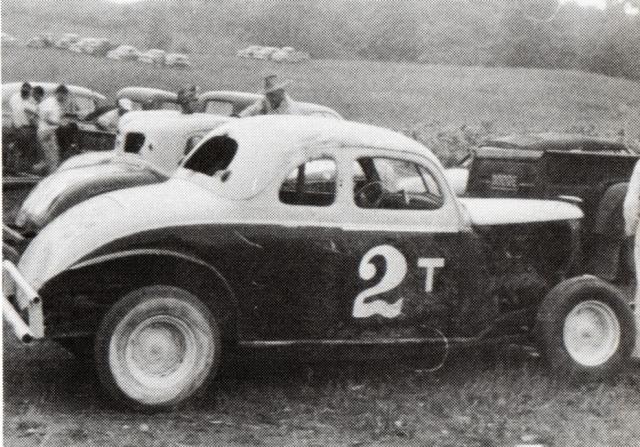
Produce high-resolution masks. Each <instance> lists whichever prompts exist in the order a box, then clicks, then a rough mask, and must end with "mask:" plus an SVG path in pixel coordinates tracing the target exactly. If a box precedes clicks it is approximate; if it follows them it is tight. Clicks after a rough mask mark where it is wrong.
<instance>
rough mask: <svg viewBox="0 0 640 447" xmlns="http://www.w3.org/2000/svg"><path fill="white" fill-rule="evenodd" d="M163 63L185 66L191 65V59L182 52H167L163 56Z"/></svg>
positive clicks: (170, 65) (172, 65) (179, 66)
mask: <svg viewBox="0 0 640 447" xmlns="http://www.w3.org/2000/svg"><path fill="white" fill-rule="evenodd" d="M165 65H166V66H167V67H178V68H187V67H191V59H189V56H187V55H186V54H182V53H169V54H167V56H166V57H165Z"/></svg>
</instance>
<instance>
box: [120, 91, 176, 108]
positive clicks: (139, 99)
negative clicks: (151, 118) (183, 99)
mask: <svg viewBox="0 0 640 447" xmlns="http://www.w3.org/2000/svg"><path fill="white" fill-rule="evenodd" d="M116 98H117V99H121V98H128V99H130V100H131V102H133V109H134V110H158V109H167V110H180V105H179V104H178V94H177V93H175V92H170V91H167V90H162V89H158V88H150V87H125V88H122V89H120V90H118V92H117V93H116Z"/></svg>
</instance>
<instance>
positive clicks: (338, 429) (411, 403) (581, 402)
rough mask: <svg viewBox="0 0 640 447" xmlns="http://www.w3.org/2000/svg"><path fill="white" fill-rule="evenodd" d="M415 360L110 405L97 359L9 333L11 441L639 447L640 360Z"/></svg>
mask: <svg viewBox="0 0 640 447" xmlns="http://www.w3.org/2000/svg"><path fill="white" fill-rule="evenodd" d="M489 357H492V358H489V359H487V358H483V359H480V358H479V355H478V354H477V353H474V352H459V353H456V354H454V355H452V356H451V357H450V358H449V360H448V362H447V363H446V364H445V366H444V367H443V368H442V369H440V370H438V371H436V372H428V370H427V369H425V368H428V367H429V366H430V365H425V364H424V362H420V361H404V362H393V363H390V362H384V361H378V362H370V363H329V364H318V363H314V364H305V363H300V362H290V361H289V362H284V361H279V362H272V361H268V362H265V361H263V360H247V361H242V362H237V361H235V362H231V363H229V364H227V365H225V366H224V367H223V369H222V372H221V376H220V378H218V379H217V380H216V381H215V382H214V384H213V385H212V387H211V389H210V390H208V393H207V395H206V396H204V397H203V398H202V399H200V400H199V401H198V402H197V403H195V404H193V406H191V407H188V408H185V409H182V410H178V411H175V412H172V413H162V414H155V415H145V414H136V413H132V412H129V411H126V410H121V409H119V408H116V407H115V406H114V404H113V402H112V401H110V399H109V398H108V397H106V396H105V395H103V394H102V393H101V392H100V390H99V384H98V382H97V379H96V377H95V373H94V371H93V369H92V366H91V365H90V364H87V363H83V362H81V361H78V360H76V359H74V358H73V357H72V356H71V355H69V354H67V353H66V351H64V350H63V349H62V348H59V347H58V346H57V345H54V344H53V343H50V342H44V343H36V344H34V345H32V346H23V345H20V344H18V343H17V342H16V341H15V340H14V339H13V337H12V334H11V332H10V331H9V330H7V328H6V327H5V337H4V422H3V428H4V441H5V445H7V446H34V445H35V446H65V447H66V446H103V445H106V446H121V447H124V446H131V447H133V446H211V445H231V446H260V445H273V446H325V445H326V446H334V445H335V446H338V445H340V446H342V445H348V446H373V445H403V446H409V445H410V446H414V445H415V446H483V447H484V446H514V445H517V444H518V443H522V442H523V441H529V442H534V441H536V442H543V443H544V445H549V446H552V445H553V446H585V445H589V446H591V447H595V446H614V445H615V446H630V447H631V446H633V447H637V446H638V445H640V444H639V443H638V440H639V439H640V367H639V366H638V365H630V366H629V368H628V369H627V370H626V371H624V372H623V373H622V374H620V376H618V377H615V378H611V380H610V381H607V382H602V383H589V384H585V383H574V384H570V383H565V382H563V381H561V380H558V379H556V378H553V377H551V376H549V373H548V371H547V369H546V367H545V365H544V362H542V361H541V360H540V359H539V358H537V357H536V356H535V355H532V354H531V353H530V352H528V351H523V350H519V349H506V350H500V351H496V352H495V353H494V354H493V355H492V356H489Z"/></svg>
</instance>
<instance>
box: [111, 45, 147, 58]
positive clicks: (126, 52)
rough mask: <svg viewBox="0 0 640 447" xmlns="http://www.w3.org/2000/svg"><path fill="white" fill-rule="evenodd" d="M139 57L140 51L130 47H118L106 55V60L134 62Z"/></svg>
mask: <svg viewBox="0 0 640 447" xmlns="http://www.w3.org/2000/svg"><path fill="white" fill-rule="evenodd" d="M139 57H140V51H139V50H138V49H137V48H136V47H133V46H131V45H120V46H119V47H117V48H115V49H113V50H111V51H109V52H108V53H107V58H108V59H113V60H117V61H125V60H126V61H135V60H138V58H139Z"/></svg>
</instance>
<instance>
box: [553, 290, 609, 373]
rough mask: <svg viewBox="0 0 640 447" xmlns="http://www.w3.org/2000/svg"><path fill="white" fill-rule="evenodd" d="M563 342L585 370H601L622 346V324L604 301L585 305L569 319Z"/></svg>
mask: <svg viewBox="0 0 640 447" xmlns="http://www.w3.org/2000/svg"><path fill="white" fill-rule="evenodd" d="M563 332H564V333H563V341H564V346H565V348H566V349H567V352H568V353H569V355H570V356H571V358H573V360H575V361H576V362H577V363H579V364H581V365H583V366H590V367H594V366H598V365H601V364H603V363H605V362H606V361H607V360H609V359H610V358H611V357H612V356H613V355H614V354H615V353H616V351H617V350H618V347H619V346H620V332H621V330H620V322H619V321H618V318H617V316H616V314H615V312H614V311H613V309H612V308H611V307H610V306H609V305H607V304H605V303H603V302H601V301H595V300H590V301H583V302H581V303H579V304H578V305H577V306H576V307H574V308H573V310H572V311H571V312H570V313H569V315H567V318H566V319H565V322H564V331H563Z"/></svg>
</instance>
